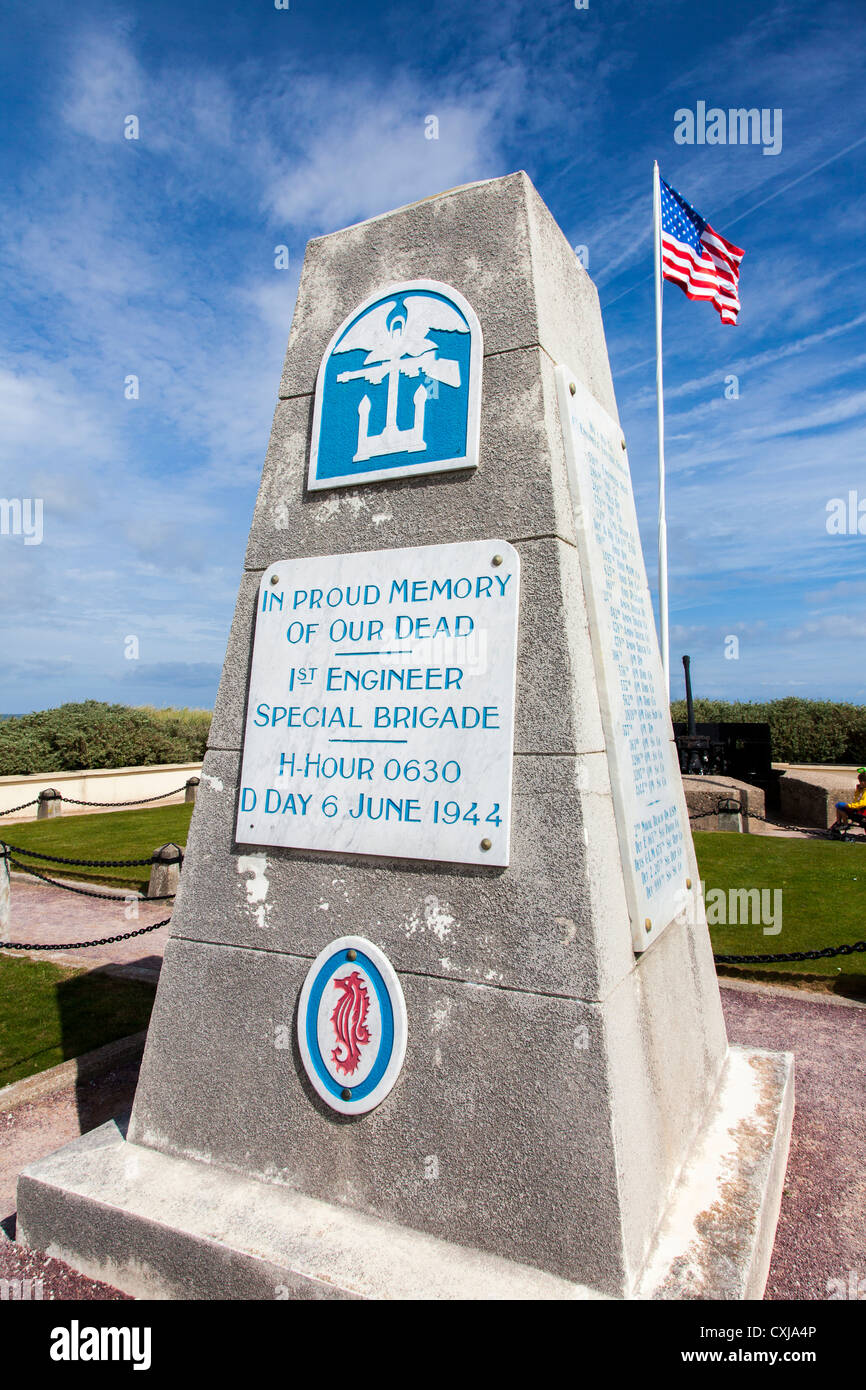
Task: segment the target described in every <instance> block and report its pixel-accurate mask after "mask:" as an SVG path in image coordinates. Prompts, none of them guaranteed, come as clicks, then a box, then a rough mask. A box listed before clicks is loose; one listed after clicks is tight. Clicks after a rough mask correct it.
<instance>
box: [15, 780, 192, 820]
mask: <svg viewBox="0 0 866 1390" xmlns="http://www.w3.org/2000/svg"><path fill="white" fill-rule="evenodd" d="M185 791H186V782H184V784H183V786H182V787H175V789H174V791H171V792H160V793H159V796H140V797H139V798H138V800H137V801H80V800H79V799H78V797H76V796H65V795H64V793H63V792H59V793H58V797H57V799H58V801H68V802H69V803H70V805H71V806H144V805H146V804H147V802H148V801H164V800H165V798H166V797H167V796H178V795H179V794H180V793H181V792H185ZM8 814H9V813H8V811H7V812H4V815H8Z"/></svg>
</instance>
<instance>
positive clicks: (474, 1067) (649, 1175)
mask: <svg viewBox="0 0 866 1390" xmlns="http://www.w3.org/2000/svg"><path fill="white" fill-rule="evenodd" d="M792 1105H793V1082H792V1068H791V1059H790V1058H789V1057H788V1056H787V1055H783V1054H778V1055H777V1054H770V1053H764V1052H758V1051H748V1050H742V1049H736V1048H729V1047H728V1044H727V1039H726V1035H725V1028H724V1023H723V1019H722V1012H721V1006H720V997H719V990H718V985H717V982H716V975H715V970H714V965H713V959H712V951H711V947H710V942H709V938H708V933H707V929H706V924H705V918H704V913H703V906H702V903H701V900H700V897H699V875H698V871H697V867H696V863H695V858H694V850H693V846H692V841H691V835H690V831H689V824H688V816H687V812H686V808H685V803H684V799H683V793H682V786H681V781H680V777H679V772H678V768H677V762H676V755H675V750H674V745H673V736H672V730H671V725H670V718H669V714H668V709H667V698H666V692H665V691H664V689H663V684H662V677H661V670H660V661H659V655H658V646H657V642H656V637H655V631H654V627H653V620H652V610H651V607H650V599H649V592H648V589H647V583H646V574H645V570H644V564H643V558H642V555H641V551H640V544H639V540H638V535H637V524H636V519H635V512H634V503H633V499H632V492H631V481H630V474H629V468H628V461H627V454H626V448H625V440H624V438H623V436H622V433H621V430H620V427H619V423H618V416H617V409H616V402H615V399H614V392H613V386H612V382H611V376H610V370H609V366H608V360H607V352H606V349H605V342H604V333H603V329H602V322H601V316H600V312H599V308H598V301H597V296H596V292H595V288H594V286H593V284H592V282H591V281H590V279H589V277H588V275H587V274H586V272H585V271H584V270H583V268H582V267H581V265H580V262H579V261H578V259H577V258H576V257H575V255H574V252H573V250H572V249H571V248H570V247H569V245H568V243H567V242H566V240H565V238H564V237H563V235H562V233H561V231H560V230H559V228H558V227H557V225H556V223H555V222H554V220H553V218H552V217H551V215H550V213H549V212H548V210H547V208H546V207H545V206H544V204H543V203H542V202H541V200H540V198H539V197H538V194H537V193H536V191H535V189H534V188H533V186H532V184H531V182H530V181H529V179H528V178H527V177H526V175H525V174H522V173H518V174H513V175H511V176H509V177H507V178H501V179H495V180H491V181H487V182H483V183H478V184H470V185H468V186H466V187H463V188H458V189H454V190H451V191H449V192H447V193H443V194H441V195H439V196H437V197H434V198H429V199H427V200H425V201H423V202H420V203H417V204H413V205H412V206H410V207H406V208H401V209H399V210H397V211H395V212H392V213H388V214H387V215H385V216H381V217H377V218H373V219H371V220H370V221H367V222H364V223H361V224H359V225H357V226H353V227H349V228H346V229H345V230H343V231H339V232H335V233H334V234H332V235H329V236H323V237H320V238H318V239H316V240H314V241H312V242H311V243H310V245H309V247H308V249H307V253H306V257H305V261H304V267H303V273H302V276H301V282H300V288H299V292H298V300H297V306H296V309H295V314H294V320H293V323H292V329H291V334H290V337H289V344H288V350H287V354H286V360H285V368H284V372H283V377H282V383H281V387H280V395H279V401H278V403H277V408H276V414H275V417H274V425H273V432H272V435H271V442H270V447H269V449H268V453H267V457H266V460H265V465H264V473H263V476H262V481H261V486H260V489H259V495H258V500H257V504H256V509H255V515H254V519H253V524H252V529H251V533H250V539H249V546H248V550H247V556H246V565H245V572H244V575H243V578H242V581H241V585H240V592H239V596H238V603H237V610H236V614H235V619H234V624H233V626H232V631H231V637H230V640H229V646H228V652H227V655H226V661H225V666H224V670H223V676H222V681H221V685H220V689H219V695H218V699H217V704H216V710H215V716H214V721H213V726H212V729H211V733H210V742H209V749H208V753H207V756H206V759H205V763H204V768H203V772H202V779H201V786H200V789H199V796H198V800H197V803H196V807H195V812H194V815H193V821H192V827H191V832H190V837H189V842H188V845H187V852H186V858H185V863H184V871H183V875H182V880H181V888H180V893H179V896H178V900H177V904H176V907H175V912H174V916H173V920H172V936H171V939H170V941H169V943H168V946H167V949H166V954H165V963H164V967H163V972H162V977H161V980H160V985H159V991H158V995H157V999H156V1005H155V1009H154V1014H153V1018H152V1021H151V1026H150V1030H149V1034H148V1040H147V1047H146V1051H145V1056H144V1061H143V1066H142V1072H141V1078H140V1082H139V1087H138V1092H137V1095H136V1100H135V1106H134V1110H133V1114H132V1119H131V1122H130V1125H129V1129H128V1133H126V1134H125V1135H124V1134H123V1133H122V1132H121V1130H120V1128H119V1127H118V1126H117V1125H115V1124H109V1125H105V1126H103V1127H102V1128H101V1129H98V1130H96V1131H94V1132H93V1133H92V1134H89V1135H87V1136H85V1137H84V1138H83V1139H81V1140H79V1141H77V1142H75V1143H73V1144H71V1145H69V1146H68V1147H67V1148H65V1149H62V1150H60V1151H59V1152H58V1153H56V1154H54V1155H52V1156H51V1157H50V1158H48V1159H46V1160H44V1161H41V1162H39V1163H36V1164H34V1165H33V1166H32V1167H31V1168H29V1169H28V1170H27V1171H26V1172H25V1173H24V1174H22V1176H21V1179H20V1182H19V1188H18V1208H19V1215H18V1222H19V1226H18V1230H19V1238H20V1239H21V1240H22V1241H23V1242H24V1243H25V1244H29V1245H32V1246H35V1247H37V1248H40V1249H44V1250H48V1251H49V1252H50V1253H52V1254H54V1255H57V1256H59V1257H61V1258H62V1259H64V1260H67V1261H69V1262H70V1263H71V1264H73V1265H75V1266H76V1267H77V1268H78V1269H80V1270H83V1271H84V1272H86V1273H87V1274H90V1275H92V1276H96V1277H98V1278H101V1279H105V1280H107V1281H108V1282H110V1283H112V1284H115V1285H118V1286H119V1287H121V1288H122V1289H125V1290H128V1291H129V1292H131V1293H134V1294H136V1295H141V1296H157V1297H180V1298H183V1297H204V1298H208V1297H235V1298H284V1297H301V1298H334V1297H337V1298H344V1297H352V1298H356V1297H360V1298H375V1297H386V1298H395V1297H402V1298H439V1297H483V1298H505V1297H526V1298H604V1297H614V1298H632V1297H645V1298H665V1297H668V1298H676V1297H707V1298H715V1297H727V1298H737V1297H759V1296H760V1294H761V1292H762V1289H763V1284H764V1281H765V1279H766V1274H767V1269H768V1266H769V1258H770V1252H771V1249H772V1242H773V1233H774V1230H775V1223H776V1219H777V1215H778V1209H779V1202H780V1199H781V1186H782V1180H783V1175H784V1169H785V1162H786V1155H787V1145H788V1138H789V1132H790V1124H791V1113H792Z"/></svg>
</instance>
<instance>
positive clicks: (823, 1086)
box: [0, 984, 866, 1300]
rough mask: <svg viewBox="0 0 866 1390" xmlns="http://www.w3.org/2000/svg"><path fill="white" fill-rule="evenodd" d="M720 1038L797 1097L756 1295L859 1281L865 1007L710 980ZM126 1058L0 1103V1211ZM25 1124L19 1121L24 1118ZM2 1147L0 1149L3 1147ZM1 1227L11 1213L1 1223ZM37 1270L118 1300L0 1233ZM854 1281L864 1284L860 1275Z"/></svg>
mask: <svg viewBox="0 0 866 1390" xmlns="http://www.w3.org/2000/svg"><path fill="white" fill-rule="evenodd" d="M722 1002H723V1005H724V1010H725V1017H726V1020H727V1024H728V1033H729V1037H730V1040H731V1042H733V1043H742V1044H745V1045H748V1046H752V1047H766V1048H771V1049H773V1050H776V1051H792V1052H793V1053H794V1055H795V1059H796V1061H795V1066H796V1090H797V1105H796V1111H795V1115H794V1131H793V1138H792V1144H791V1156H790V1160H789V1164H788V1174H787V1178H786V1183H785V1194H784V1196H783V1199H782V1211H781V1216H780V1219H779V1226H778V1231H777V1234H776V1244H775V1249H774V1251H773V1261H772V1265H771V1269H770V1277H769V1280H768V1284H767V1290H766V1295H765V1296H766V1298H768V1299H807V1300H808V1299H818V1300H824V1299H827V1298H828V1297H829V1296H830V1294H831V1292H833V1291H834V1290H836V1292H837V1296H838V1289H839V1285H834V1284H833V1282H832V1281H834V1280H838V1281H841V1286H842V1287H844V1288H849V1287H855V1286H854V1284H853V1281H852V1278H851V1275H852V1272H853V1273H854V1275H855V1277H856V1278H858V1279H866V1229H864V1220H863V1211H864V1206H866V1126H864V1123H863V1108H864V1096H866V1007H860V1006H857V1005H851V1004H845V1003H841V1002H837V1001H832V1000H824V999H821V998H819V997H816V996H814V995H805V994H803V992H802V991H793V990H792V991H790V993H785V992H783V991H782V990H781V989H778V990H766V989H763V988H761V987H760V986H754V987H752V988H734V987H731V986H728V985H725V984H723V985H722ZM135 1076H136V1068H135V1067H125V1068H118V1069H117V1070H116V1071H115V1072H114V1073H112V1074H111V1076H110V1077H109V1078H106V1080H105V1082H104V1083H103V1085H102V1086H101V1087H94V1088H92V1094H90V1095H88V1094H87V1092H86V1090H85V1092H84V1093H82V1094H79V1096H78V1097H77V1099H76V1102H75V1104H72V1103H70V1101H69V1099H68V1098H67V1099H66V1100H63V1099H57V1098H55V1099H54V1100H52V1101H49V1102H44V1103H40V1104H38V1105H35V1106H28V1107H26V1112H28V1113H25V1110H24V1109H22V1110H20V1111H17V1112H16V1118H17V1120H18V1123H16V1124H15V1125H14V1126H13V1125H9V1124H8V1123H5V1121H6V1117H5V1116H3V1115H2V1113H0V1221H2V1218H3V1217H4V1216H6V1215H7V1212H10V1211H11V1197H12V1192H13V1184H14V1174H15V1172H16V1171H17V1169H18V1168H20V1167H21V1166H23V1164H24V1163H26V1162H29V1161H30V1160H32V1159H35V1158H37V1157H38V1156H39V1155H40V1154H46V1153H51V1152H52V1151H53V1150H54V1149H55V1148H57V1147H59V1146H60V1145H61V1144H63V1143H67V1142H68V1141H69V1140H70V1139H72V1138H74V1137H75V1134H76V1133H77V1132H78V1131H79V1128H81V1129H83V1130H86V1129H88V1128H92V1127H93V1126H94V1125H95V1124H98V1123H101V1122H102V1120H103V1119H105V1118H108V1117H110V1116H112V1115H115V1116H116V1115H119V1114H120V1113H121V1112H122V1111H123V1110H125V1109H128V1107H129V1106H130V1105H131V1102H132V1097H133V1094H134V1089H135ZM25 1121H26V1123H22V1122H25ZM4 1155H5V1156H4ZM4 1224H5V1225H6V1228H7V1230H11V1229H12V1227H11V1223H9V1221H8V1220H7V1221H6V1222H5V1223H4ZM13 1278H18V1279H22V1278H42V1279H43V1281H44V1297H45V1298H49V1297H50V1298H57V1299H93V1298H100V1299H105V1298H109V1299H111V1298H122V1297H123V1295H122V1294H120V1293H118V1292H117V1290H114V1289H110V1288H109V1287H108V1286H107V1285H105V1284H95V1283H93V1281H91V1280H88V1279H84V1278H82V1276H80V1275H78V1274H76V1273H75V1272H74V1271H73V1270H70V1269H69V1267H68V1266H67V1265H64V1264H61V1263H60V1262H59V1261H57V1260H46V1259H45V1257H44V1256H41V1255H38V1254H35V1253H33V1252H31V1251H25V1250H22V1249H21V1247H20V1246H17V1245H15V1244H13V1243H10V1242H4V1239H3V1234H2V1228H0V1279H13ZM864 1288H866V1285H864Z"/></svg>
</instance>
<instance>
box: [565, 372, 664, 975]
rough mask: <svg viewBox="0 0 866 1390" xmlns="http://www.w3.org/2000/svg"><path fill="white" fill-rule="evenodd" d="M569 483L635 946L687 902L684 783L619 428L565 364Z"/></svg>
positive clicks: (644, 945)
mask: <svg viewBox="0 0 866 1390" xmlns="http://www.w3.org/2000/svg"><path fill="white" fill-rule="evenodd" d="M556 376H557V391H558V395H559V407H560V413H561V416H562V422H563V434H564V438H565V451H566V458H567V462H568V473H569V486H570V488H571V493H572V500H573V502H574V507H575V520H576V530H577V535H578V544H579V547H580V552H581V561H582V569H583V577H584V585H585V588H586V596H587V607H588V610H589V621H590V629H591V632H592V646H593V654H594V659H595V673H596V681H597V684H598V694H599V703H600V706H601V714H602V722H603V725H604V733H605V741H606V744H607V755H608V762H609V766H610V780H611V788H612V792H613V801H614V810H615V814H616V822H617V831H618V834H619V841H620V851H621V854H622V862H623V872H624V876H625V883H626V891H627V895H628V901H629V912H630V916H631V922H632V936H633V941H634V946H635V949H636V950H638V951H643V950H646V948H647V946H649V945H650V944H651V943H652V942H653V941H654V940H655V938H656V937H657V936H658V935H659V934H660V933H661V932H662V931H664V929H665V927H666V926H668V925H669V923H670V922H671V921H673V919H674V917H676V916H677V914H678V913H679V912H680V911H681V910H682V908H683V905H684V903H685V900H686V891H687V890H686V875H687V873H688V866H687V858H686V853H687V838H686V837H687V830H686V826H685V816H684V801H683V793H682V779H681V777H680V770H679V763H678V761H677V758H676V750H675V746H674V743H673V731H672V728H671V722H670V713H669V706H668V700H667V692H666V690H665V682H664V676H663V673H662V665H661V656H660V654H659V647H658V639H657V636H656V629H655V621H654V618H653V610H652V602H651V599H650V593H649V587H648V585H647V578H646V569H645V567H644V562H643V553H642V551H641V544H640V535H639V532H638V525H637V514H636V512H635V506H634V497H633V494H632V487H631V474H630V472H629V466H628V456H627V454H626V451H625V440H624V439H623V434H622V430H621V429H620V427H619V425H618V424H617V423H616V421H615V420H613V419H611V417H610V416H609V415H608V413H607V411H605V410H604V409H603V408H602V407H601V406H600V405H599V404H598V402H597V401H596V400H595V399H594V397H593V396H591V395H590V394H589V392H588V391H587V390H586V389H585V388H584V387H583V386H582V385H581V383H580V382H579V381H578V380H577V379H576V378H575V377H573V376H572V374H571V373H570V372H569V371H568V370H567V369H566V368H565V367H557V369H556Z"/></svg>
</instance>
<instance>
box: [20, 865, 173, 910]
mask: <svg viewBox="0 0 866 1390" xmlns="http://www.w3.org/2000/svg"><path fill="white" fill-rule="evenodd" d="M5 857H6V858H7V859H8V861H9V863H10V865H11V866H12V868H13V869H17V870H18V872H19V873H20V874H31V875H32V877H33V878H41V880H42V882H43V883H50V884H51V886H52V888H62V889H63V890H64V892H66V893H79V894H80V895H81V897H83V898H107V899H109V901H111V902H118V901H119V900H120V895H119V894H118V893H117V892H114V893H97V892H96V891H95V889H92V888H73V886H72V884H71V883H61V882H60V880H59V879H56V878H49V877H48V875H47V874H41V873H40V872H39V870H38V869H31V868H30V867H29V866H28V865H27V864H21V863H19V861H18V860H17V859H13V858H12V856H11V854H10V855H6V856H5ZM130 892H131V890H130ZM174 896H175V894H174V893H154V895H153V897H152V898H143V899H138V897H137V896H136V901H142V902H148V903H161V902H167V901H168V899H169V898H173V897H174Z"/></svg>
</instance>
